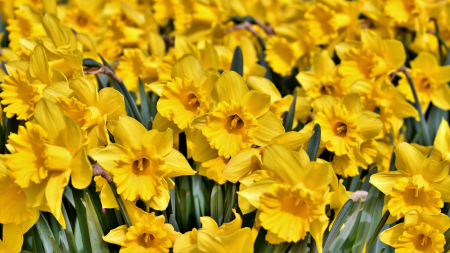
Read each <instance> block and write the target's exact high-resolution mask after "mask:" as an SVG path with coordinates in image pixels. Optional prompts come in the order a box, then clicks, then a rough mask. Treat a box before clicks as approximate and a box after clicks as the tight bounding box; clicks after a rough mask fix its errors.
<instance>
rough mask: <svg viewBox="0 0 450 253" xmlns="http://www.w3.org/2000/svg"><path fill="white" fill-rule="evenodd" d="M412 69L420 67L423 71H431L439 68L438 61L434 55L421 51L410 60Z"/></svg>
mask: <svg viewBox="0 0 450 253" xmlns="http://www.w3.org/2000/svg"><path fill="white" fill-rule="evenodd" d="M411 66H412V67H413V69H416V68H417V69H421V70H423V71H425V73H430V74H431V73H433V72H434V71H435V70H436V69H437V68H439V62H438V60H437V59H436V57H435V56H434V55H432V54H431V53H429V52H421V53H420V54H419V55H417V57H416V58H415V59H414V60H413V61H411Z"/></svg>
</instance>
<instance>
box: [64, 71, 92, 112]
mask: <svg viewBox="0 0 450 253" xmlns="http://www.w3.org/2000/svg"><path fill="white" fill-rule="evenodd" d="M69 87H70V88H71V89H72V90H74V91H75V92H76V93H77V97H78V100H80V101H81V102H83V103H84V104H86V105H87V106H96V105H97V103H98V93H97V87H96V85H95V84H94V83H93V82H92V81H91V80H89V79H86V78H83V77H77V78H75V79H73V80H72V82H70V86H69Z"/></svg>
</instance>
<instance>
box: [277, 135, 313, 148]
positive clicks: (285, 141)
mask: <svg viewBox="0 0 450 253" xmlns="http://www.w3.org/2000/svg"><path fill="white" fill-rule="evenodd" d="M313 134H314V132H312V131H306V132H304V133H300V132H294V131H291V132H287V133H284V134H280V135H278V136H277V137H275V138H273V140H272V141H270V143H278V144H282V145H283V146H285V147H287V148H290V149H291V150H297V149H298V148H299V147H300V146H301V145H303V144H305V143H306V142H308V141H309V139H310V138H311V136H312V135H313Z"/></svg>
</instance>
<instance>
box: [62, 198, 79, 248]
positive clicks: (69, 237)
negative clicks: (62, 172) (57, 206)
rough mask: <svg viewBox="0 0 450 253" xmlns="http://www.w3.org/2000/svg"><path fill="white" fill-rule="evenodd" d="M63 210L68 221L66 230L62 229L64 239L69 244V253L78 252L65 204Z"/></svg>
mask: <svg viewBox="0 0 450 253" xmlns="http://www.w3.org/2000/svg"><path fill="white" fill-rule="evenodd" d="M70 195H72V191H71V192H70ZM72 198H73V197H72ZM61 209H62V214H63V216H64V220H65V221H66V229H61V231H62V236H63V239H64V241H65V242H66V243H67V249H68V250H69V252H78V250H77V245H76V243H75V236H74V235H73V230H72V226H71V225H70V220H69V216H68V215H67V212H66V207H65V206H64V203H63V204H62V206H61Z"/></svg>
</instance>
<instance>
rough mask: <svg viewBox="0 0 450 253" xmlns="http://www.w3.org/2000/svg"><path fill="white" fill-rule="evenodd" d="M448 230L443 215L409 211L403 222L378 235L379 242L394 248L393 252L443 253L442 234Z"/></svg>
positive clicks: (449, 219)
mask: <svg viewBox="0 0 450 253" xmlns="http://www.w3.org/2000/svg"><path fill="white" fill-rule="evenodd" d="M449 228H450V218H449V217H448V216H447V215H445V214H441V213H439V214H433V215H430V214H426V213H423V212H420V211H418V210H411V211H409V212H407V213H406V214H405V221H404V222H403V223H400V224H398V225H395V226H394V227H392V228H389V229H386V230H385V231H383V232H382V233H381V234H380V241H382V242H383V243H386V244H387V245H390V246H392V247H394V248H395V252H444V245H445V243H446V242H445V236H444V233H445V232H446V231H447V230H448V229H449Z"/></svg>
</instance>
